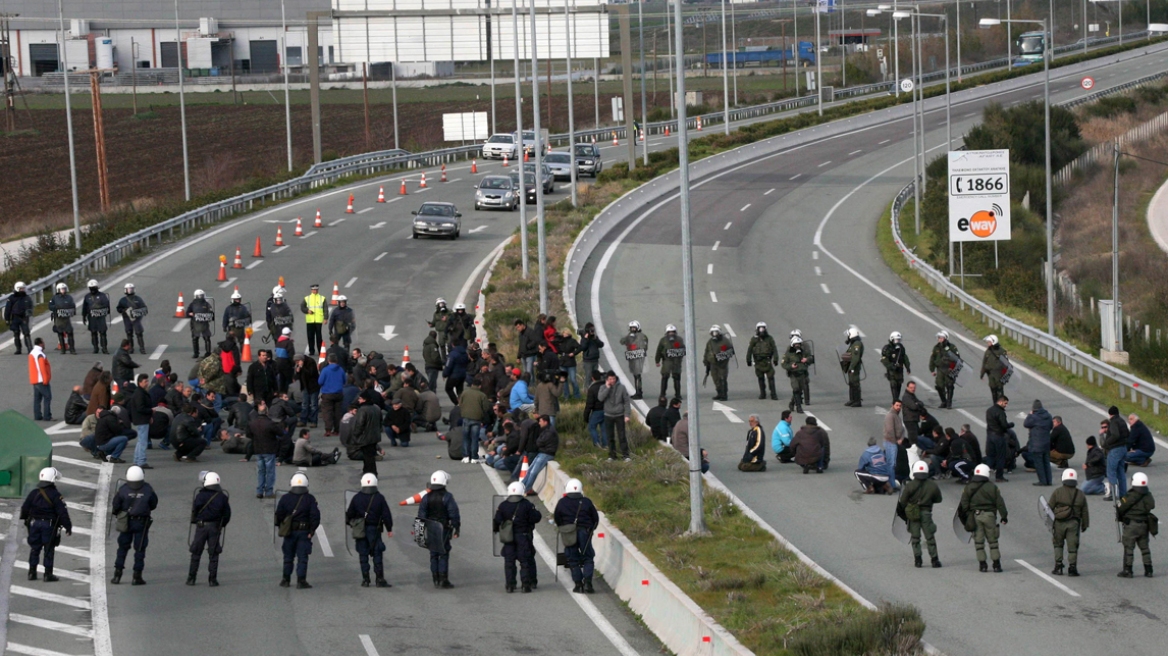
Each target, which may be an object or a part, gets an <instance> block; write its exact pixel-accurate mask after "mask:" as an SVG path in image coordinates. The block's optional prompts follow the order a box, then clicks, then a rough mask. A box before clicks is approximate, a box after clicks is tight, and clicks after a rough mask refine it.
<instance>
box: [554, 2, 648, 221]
mask: <svg viewBox="0 0 1168 656" xmlns="http://www.w3.org/2000/svg"><path fill="white" fill-rule="evenodd" d="M549 21H550V18H549ZM549 24H550V23H549ZM564 27H565V29H566V31H565V34H564V36H565V37H567V44H566V46H565V47H566V48H567V50H566V51H565V53H564V60H565V65H566V67H567V70H568V167H569V168H568V172H569V173H568V175H569V176H571V177H570V178H569V184H570V185H571V187H572V207H576V200H577V199H576V111H575V107H574V106H573V105H575V102H574V100H573V99H572V44H573V43H575V35H574V34H573V33H572V15H571V13H569V10H568V0H564ZM641 74H642V75H644V71H642V73H641ZM641 97H642V98H644V94H643V93H642V96H641Z"/></svg>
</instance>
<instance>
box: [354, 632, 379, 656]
mask: <svg viewBox="0 0 1168 656" xmlns="http://www.w3.org/2000/svg"><path fill="white" fill-rule="evenodd" d="M357 637H358V638H360V639H361V646H362V647H364V648H365V654H366V655H367V656H380V654H378V653H377V647H374V646H373V639H372V638H370V637H369V636H368V635H366V634H364V633H363V634H361V635H359V636H357Z"/></svg>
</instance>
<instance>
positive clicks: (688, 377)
mask: <svg viewBox="0 0 1168 656" xmlns="http://www.w3.org/2000/svg"><path fill="white" fill-rule="evenodd" d="M672 1H673V15H674V18H675V19H676V20H677V26H678V29H677V35H676V38H677V70H678V71H679V72H680V71H683V70H684V67H683V66H682V60H683V59H684V57H685V49H684V47H683V44H682V30H681V25H682V22H681V3H682V0H672ZM674 103H675V104H676V105H677V155H678V167H679V168H678V175H679V179H680V183H681V184H680V196H681V217H680V218H681V285H682V305H683V314H684V320H683V324H684V328H685V334H686V336H687V337H688V338H689V339H691V340H692V339H694V338H695V337H696V335H697V320H696V319H695V318H694V290H693V286H694V280H693V235H692V233H691V231H690V221H689V149H688V145H689V127H688V126H687V125H686V116H685V110H686V107H685V76H684V75H681V74H679V75H678V76H677V97H676V98H675V99H674ZM685 387H686V394H687V395H688V396H687V398H689V399H690V403H689V415H690V431H689V433H690V441H689V534H690V535H706V534H708V533H709V531H708V530H707V529H706V520H705V514H704V511H703V508H702V502H703V498H702V491H703V489H702V466H701V465H702V445H701V421H700V418H699V413H700V411H701V404H700V403H697V402H696V399H697V393H698V362H697V358H692V357H691V358H686V359H685Z"/></svg>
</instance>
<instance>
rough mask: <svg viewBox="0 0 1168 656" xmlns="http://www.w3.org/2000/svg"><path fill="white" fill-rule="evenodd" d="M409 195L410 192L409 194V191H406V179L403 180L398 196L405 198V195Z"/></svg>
mask: <svg viewBox="0 0 1168 656" xmlns="http://www.w3.org/2000/svg"><path fill="white" fill-rule="evenodd" d="M408 193H409V192H408V191H406V181H405V179H403V180H402V186H401V191H399V192H398V195H399V196H405V195H406V194H408Z"/></svg>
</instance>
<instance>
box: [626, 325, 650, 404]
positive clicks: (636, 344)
mask: <svg viewBox="0 0 1168 656" xmlns="http://www.w3.org/2000/svg"><path fill="white" fill-rule="evenodd" d="M620 343H621V346H623V347H625V362H628V363H629V373H631V374H632V375H633V387H634V391H635V393H634V394H633V396H632V397H631V398H633V399H634V400H639V399H642V398H644V396H643V395H642V394H641V372H643V371H644V370H645V359H646V358H648V357H649V338H648V337H646V336H645V333H643V332H641V322H640V321H630V322H629V333H628V334H627V335H625V336H624V337H621V339H620Z"/></svg>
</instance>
